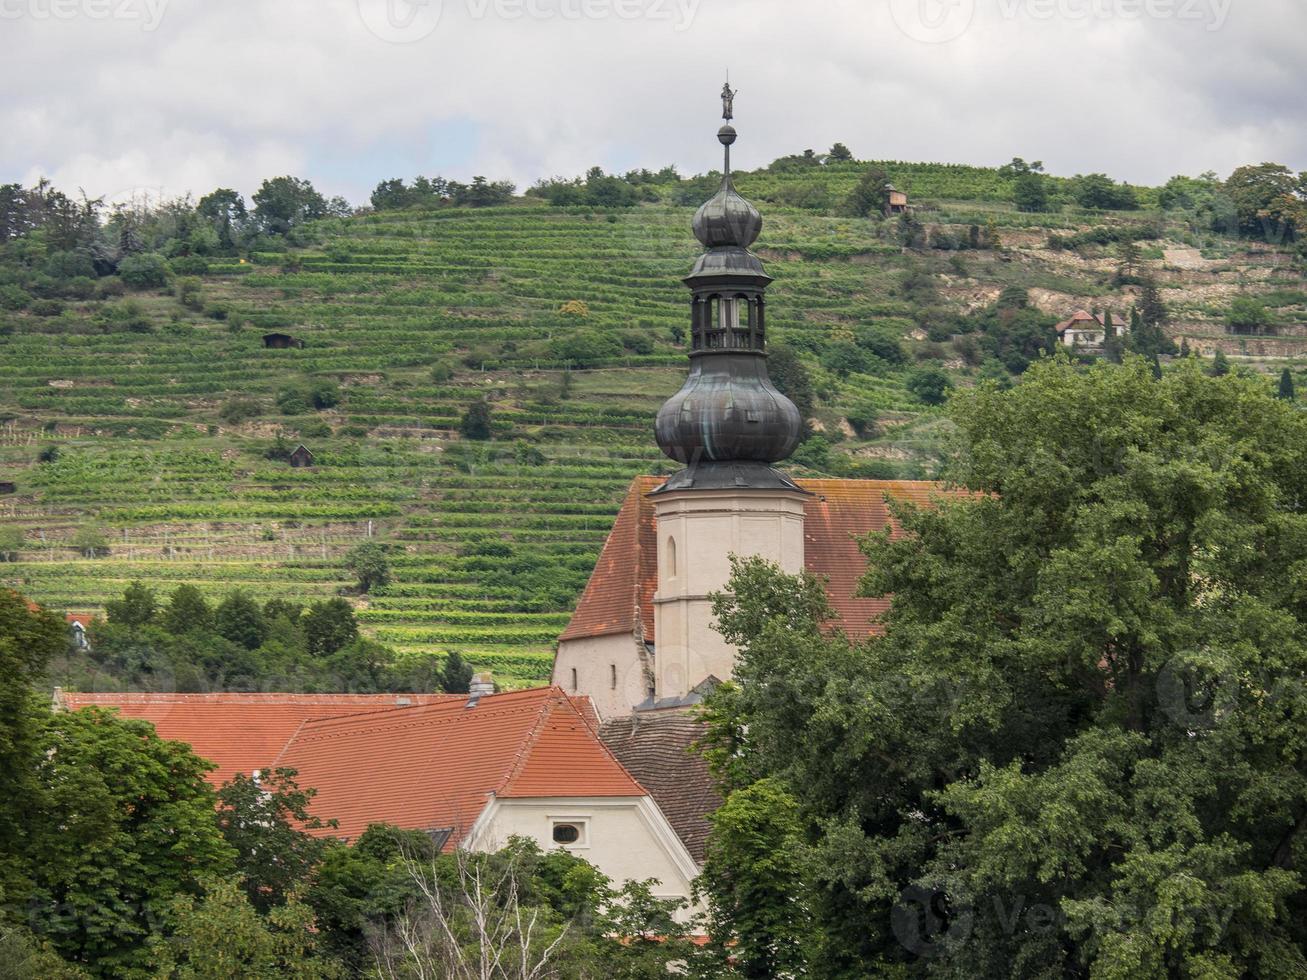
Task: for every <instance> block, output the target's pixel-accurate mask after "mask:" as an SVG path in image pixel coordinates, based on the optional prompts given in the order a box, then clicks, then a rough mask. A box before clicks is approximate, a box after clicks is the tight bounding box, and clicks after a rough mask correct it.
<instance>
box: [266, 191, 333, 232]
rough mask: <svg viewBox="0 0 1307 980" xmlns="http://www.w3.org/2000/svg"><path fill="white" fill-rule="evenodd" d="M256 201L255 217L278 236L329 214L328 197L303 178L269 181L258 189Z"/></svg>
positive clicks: (267, 229)
mask: <svg viewBox="0 0 1307 980" xmlns="http://www.w3.org/2000/svg"><path fill="white" fill-rule="evenodd" d="M253 201H254V217H255V218H256V219H257V220H258V222H259V224H260V225H261V226H262V227H263V229H264V230H266V231H269V232H271V233H273V234H277V235H284V234H286V232H288V231H290V230H291V229H292V228H295V227H297V226H298V225H302V224H303V223H304V222H306V221H313V220H315V219H317V218H322V217H325V216H326V214H327V199H326V198H325V197H323V196H322V195H321V194H319V193H318V191H317V189H316V188H314V186H313V185H312V184H311V183H309V182H308V181H307V180H303V179H301V178H299V177H273V178H272V179H271V180H265V181H264V182H263V184H262V185H261V186H260V187H259V189H258V190H257V191H255V192H254V197H253Z"/></svg>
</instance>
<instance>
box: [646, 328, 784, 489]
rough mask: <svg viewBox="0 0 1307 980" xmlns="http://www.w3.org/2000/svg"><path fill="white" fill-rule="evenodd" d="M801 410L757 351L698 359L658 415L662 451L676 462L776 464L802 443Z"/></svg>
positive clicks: (656, 424) (657, 433) (659, 439)
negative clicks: (772, 377)
mask: <svg viewBox="0 0 1307 980" xmlns="http://www.w3.org/2000/svg"><path fill="white" fill-rule="evenodd" d="M802 429H803V421H802V419H801V418H800V417H799V410H798V409H797V408H796V407H795V406H794V402H792V401H790V400H789V399H788V398H786V397H785V396H784V395H783V394H781V393H780V392H779V391H777V390H776V388H775V387H774V386H773V385H772V383H771V380H770V378H768V376H767V358H766V357H765V356H764V355H762V354H757V353H735V354H728V353H714V354H712V355H711V356H699V357H695V358H694V360H693V362H692V363H691V366H690V376H689V378H687V379H686V382H685V385H684V386H683V387H682V388H681V390H680V391H679V392H677V393H676V394H675V395H673V396H672V397H671V398H670V399H668V401H667V402H666V404H664V405H663V407H662V408H661V409H660V410H659V412H658V419H657V422H656V423H655V427H654V431H655V435H656V437H657V439H658V447H659V448H660V449H661V450H662V451H663V453H664V454H665V455H667V456H668V457H670V458H671V459H674V460H676V461H677V462H678V463H682V464H686V465H692V464H696V463H716V462H733V461H755V462H760V463H778V462H780V461H781V460H783V459H786V458H788V457H789V455H790V454H791V453H792V452H794V450H795V449H796V448H797V447H798V445H799V436H800V434H801V432H802Z"/></svg>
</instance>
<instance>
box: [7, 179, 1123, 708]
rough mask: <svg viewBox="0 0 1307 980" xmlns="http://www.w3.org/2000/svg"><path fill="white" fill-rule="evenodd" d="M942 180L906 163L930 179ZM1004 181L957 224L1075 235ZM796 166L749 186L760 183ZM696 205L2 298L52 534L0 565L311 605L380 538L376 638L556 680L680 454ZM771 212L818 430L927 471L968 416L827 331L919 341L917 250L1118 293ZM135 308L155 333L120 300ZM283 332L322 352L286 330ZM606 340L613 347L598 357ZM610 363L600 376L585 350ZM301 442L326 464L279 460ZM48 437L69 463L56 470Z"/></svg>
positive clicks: (1003, 260) (12, 377) (67, 598)
mask: <svg viewBox="0 0 1307 980" xmlns="http://www.w3.org/2000/svg"><path fill="white" fill-rule="evenodd" d="M847 171H848V172H847V173H845V172H844V170H843V169H841V168H838V167H832V168H829V177H828V179H829V181H830V182H831V185H832V191H833V192H834V191H838V192H839V193H840V194H844V193H847V188H845V187H844V184H843V182H845V181H847V183H848V185H849V186H851V185H852V183H853V182H854V181H855V180H856V178H857V175H858V171H857V169H856V168H853V167H849V168H847ZM935 173H937V172H936V171H933V170H931V168H929V167H922V168H919V169H918V170H915V171H906V170H905V171H904V172H903V173H902V174H901V175H899V174H896V175H895V176H896V179H898V180H899V181H900V184H901V185H902V186H905V187H907V188H908V189H910V190H912V191H913V192H914V194H921V193H930V188H931V187H932V184H931V180H932V179H934V178H932V174H935ZM989 173H992V172H989V171H986V172H983V173H980V172H978V175H976V177H975V180H976V197H977V200H975V201H969V202H965V203H961V202H959V203H945V204H943V205H941V210H940V211H938V212H937V217H938V219H939V220H947V221H952V222H957V223H959V224H965V223H967V222H971V223H975V222H979V221H983V222H986V223H990V224H992V225H993V226H994V227H997V228H999V229H1000V230H1001V231H1002V232H1003V233H1004V234H1007V233H1008V232H1009V231H1010V232H1011V233H1012V234H1013V235H1014V236H1017V235H1019V234H1023V233H1028V232H1031V231H1032V230H1033V231H1036V232H1042V231H1045V230H1047V229H1056V228H1063V227H1067V226H1068V225H1070V226H1075V223H1074V222H1073V221H1070V220H1069V219H1068V218H1066V217H1063V216H1052V215H1043V216H1032V215H1020V214H1017V213H1015V212H1014V211H1012V210H1011V208H1010V206H1008V205H1005V204H1001V203H997V202H996V201H995V200H993V199H992V198H991V197H990V196H987V193H988V192H987V191H986V190H985V186H987V185H986V181H989V182H991V183H992V179H991V178H990V177H986V176H984V174H989ZM945 176H946V177H947V179H948V180H950V181H953V182H954V183H955V184H956V181H957V180H959V179H961V178H960V177H959V176H958V174H951V175H945ZM790 179H791V178H790V177H788V176H786V175H775V174H771V175H743V176H741V178H740V186H741V190H742V191H743V192H744V193H746V194H749V193H752V194H755V195H757V196H759V197H760V198H761V197H764V196H770V195H774V194H776V193H779V192H780V191H781V190H782V189H783V186H784V185H785V184H786V183H787V181H789V180H790ZM794 179H795V180H798V179H799V178H794ZM968 179H969V178H968ZM836 185H838V186H836ZM982 185H985V186H982ZM691 213H692V212H691V209H689V208H682V207H673V206H670V205H646V206H642V207H640V208H637V209H632V210H626V211H619V212H614V213H602V212H595V211H592V210H589V209H551V208H548V207H546V206H544V205H543V204H541V203H539V202H532V201H518V202H515V203H514V205H513V206H510V207H503V208H494V209H484V210H472V211H468V210H455V209H450V210H444V211H437V212H433V213H424V212H419V213H410V212H384V213H379V214H371V215H366V216H362V217H356V218H350V219H342V220H328V221H324V222H321V223H319V224H318V225H316V226H314V229H313V232H312V233H313V235H314V236H315V237H316V244H314V245H311V246H309V247H307V248H302V249H296V250H293V251H291V252H290V253H276V254H273V253H255V254H254V255H252V256H251V257H250V258H249V259H248V260H237V259H222V260H211V261H210V265H209V269H208V273H207V275H205V276H204V277H203V282H202V285H201V287H200V294H199V299H198V301H192V302H190V303H188V304H184V303H182V302H181V301H180V300H179V299H178V298H177V297H176V296H174V295H173V294H172V293H171V292H159V293H141V294H135V295H134V296H132V297H130V298H128V299H126V300H117V301H115V300H109V301H82V302H77V303H75V304H73V305H72V306H71V308H69V309H67V310H65V311H64V313H63V314H62V315H61V316H58V317H53V318H43V317H38V316H34V315H33V314H31V313H3V314H0V317H5V318H8V320H7V322H8V323H9V324H10V325H13V326H14V327H15V328H16V329H15V330H14V332H13V333H12V335H11V336H8V337H6V338H4V339H3V341H0V344H2V346H0V351H2V352H3V360H2V361H0V413H3V416H2V417H3V419H4V420H5V421H4V424H3V427H2V428H0V468H2V469H3V473H2V474H0V480H13V481H14V482H16V484H17V492H16V493H15V494H13V495H10V496H2V497H0V527H3V526H11V527H19V528H21V529H22V531H23V533H24V535H25V538H26V544H25V546H24V547H23V548H22V550H21V551H20V553H19V559H20V560H19V561H18V562H17V563H14V564H5V565H0V580H3V581H4V582H6V583H9V584H13V585H16V586H18V587H20V588H22V589H23V590H24V591H26V592H27V593H29V594H31V595H32V596H33V597H35V598H36V599H38V600H41V601H44V602H48V603H51V604H53V605H55V606H58V607H64V608H71V609H79V610H81V609H96V608H98V607H100V606H101V605H102V603H103V602H104V601H105V600H106V599H107V598H109V597H112V596H114V595H116V594H117V593H119V592H121V590H122V588H123V587H124V586H125V585H126V584H127V583H128V582H130V581H132V580H135V579H140V580H142V581H145V582H148V583H151V584H154V585H156V586H158V587H159V588H161V589H169V588H171V587H173V586H174V585H176V584H178V583H183V582H187V583H193V584H195V585H197V586H199V587H201V588H202V589H203V590H205V591H206V592H208V593H210V594H215V595H216V594H219V593H221V592H224V591H226V590H228V589H229V588H231V587H232V586H240V587H243V588H248V589H249V590H250V591H251V592H253V593H255V594H256V595H257V596H259V597H261V598H269V597H273V596H284V597H287V598H299V599H312V598H315V597H325V596H328V595H332V594H335V593H336V592H337V591H338V590H340V589H341V588H342V587H345V586H347V585H348V584H349V581H348V575H347V573H346V572H345V570H344V567H343V564H342V558H343V556H344V554H345V552H346V551H348V550H349V549H350V548H351V547H353V546H354V545H356V544H358V543H359V542H361V541H363V540H367V539H368V538H369V537H372V538H374V539H377V540H380V541H383V542H387V543H389V544H391V545H393V555H394V557H393V565H394V570H395V580H394V582H393V583H392V584H391V585H389V586H386V587H384V588H380V589H374V590H373V593H372V594H371V596H369V597H366V598H364V599H361V600H360V601H359V616H360V619H361V621H362V623H363V624H364V626H365V628H366V630H367V631H368V632H369V633H371V634H372V635H373V636H374V637H376V638H377V639H379V640H382V641H384V642H386V643H388V644H391V645H393V646H394V647H395V648H396V649H397V650H399V651H401V652H416V651H425V650H432V649H435V650H443V649H458V650H460V651H462V652H463V654H464V655H465V656H466V657H467V658H468V659H470V660H471V661H472V663H473V664H474V665H477V666H480V667H492V668H493V669H494V670H495V671H496V673H497V675H498V676H499V677H500V678H501V679H503V680H506V681H508V682H510V683H525V682H528V681H535V680H539V679H540V678H542V677H544V676H546V675H547V671H548V665H549V658H550V655H551V652H552V644H553V640H554V638H555V637H556V636H557V635H558V633H559V632H561V630H562V628H563V626H564V624H565V623H566V621H567V617H568V610H570V609H571V608H572V605H573V604H574V602H575V599H576V596H577V595H578V594H579V592H580V589H581V588H582V586H583V585H584V582H585V579H586V576H587V575H588V573H589V570H590V568H591V566H592V564H593V560H594V558H595V556H596V555H597V553H598V550H599V547H600V546H601V544H602V542H603V539H604V537H605V535H606V534H607V531H608V528H609V526H610V523H611V519H612V516H613V514H614V513H615V511H616V508H617V505H618V503H619V502H620V498H621V495H622V492H623V490H624V489H625V487H626V485H627V483H628V481H629V480H630V478H631V477H632V476H633V475H635V474H637V473H641V472H651V471H657V470H659V469H660V468H661V469H663V470H667V469H669V465H668V464H666V462H665V461H662V460H660V458H659V457H658V455H657V450H656V448H655V447H654V446H653V443H652V438H651V425H652V419H653V415H654V412H655V411H656V409H657V407H658V405H659V404H661V402H662V401H663V399H664V398H666V397H667V395H668V394H670V393H671V392H672V391H674V390H675V389H676V387H677V386H678V385H679V383H680V380H681V378H682V377H683V373H684V363H685V361H684V351H683V349H681V348H679V347H678V346H676V343H675V338H676V337H677V336H678V333H677V331H679V330H680V329H681V328H683V327H684V326H685V324H686V320H687V316H686V311H685V292H684V290H683V288H682V287H681V286H680V285H679V283H678V279H679V277H680V276H682V275H684V274H685V273H686V272H687V271H688V269H689V268H690V266H691V264H692V262H693V259H694V256H695V254H696V252H697V246H696V244H695V242H694V241H693V239H692V237H691V236H690V234H689V231H688V225H689V217H690V214H691ZM766 218H767V225H766V230H765V232H764V236H763V239H762V240H761V242H760V243H759V250H760V252H761V254H762V255H763V256H764V258H766V259H767V261H768V268H769V271H770V272H771V273H772V275H774V276H775V277H776V283H775V285H774V286H773V287H772V291H771V292H772V299H771V304H770V307H769V310H770V317H771V319H770V323H771V331H772V336H773V338H774V339H779V340H783V341H785V342H787V343H788V344H790V345H791V346H792V347H794V348H795V349H796V350H798V351H799V352H801V353H802V354H803V356H804V357H805V359H806V360H808V362H809V364H810V366H811V369H812V371H813V376H814V382H815V386H816V388H817V389H818V391H817V394H818V424H819V425H820V426H821V427H823V428H824V429H825V430H826V431H827V432H828V433H829V434H830V435H831V438H832V439H845V441H844V443H843V445H842V447H841V449H842V451H846V452H849V453H852V454H853V455H854V456H859V457H867V458H871V459H875V460H879V461H880V462H881V463H882V464H883V465H885V466H889V467H891V468H893V467H900V468H901V469H902V471H903V472H905V473H912V474H913V475H920V474H922V473H929V472H930V471H931V470H930V467H931V466H932V465H933V463H932V461H933V459H934V458H935V457H936V454H937V452H938V448H939V445H940V442H941V440H942V438H943V436H944V432H943V429H942V426H941V423H940V421H939V416H938V414H937V413H936V412H935V411H934V410H930V409H924V408H923V406H922V404H921V403H920V402H919V401H918V400H917V399H916V398H915V397H913V396H912V395H911V394H909V392H908V390H907V388H906V387H905V372H904V371H889V372H876V373H871V374H855V375H852V376H841V375H838V374H834V373H831V372H829V371H826V370H823V369H821V368H820V367H818V366H817V365H816V364H815V363H813V354H814V353H815V352H818V351H820V350H821V349H822V348H824V347H825V346H826V345H828V344H829V343H830V342H831V339H832V337H834V338H839V337H840V336H842V335H845V334H847V333H849V331H851V330H852V329H854V328H855V327H856V326H858V325H859V324H863V323H867V322H871V321H874V322H876V323H877V324H879V325H881V326H883V327H885V328H886V329H888V330H890V331H892V332H894V333H895V334H896V335H902V336H905V337H906V336H907V335H908V334H910V333H911V332H912V331H913V330H914V328H915V323H914V320H913V314H914V312H915V310H916V307H915V306H914V304H913V303H912V302H910V300H909V299H908V298H905V297H904V296H903V295H902V294H901V290H900V289H899V287H898V283H899V279H900V277H901V275H902V273H903V272H904V271H905V270H906V269H909V268H916V269H925V270H926V271H928V272H930V273H933V274H934V275H935V276H936V278H937V279H938V280H939V281H940V282H942V283H944V284H946V288H950V289H951V288H953V287H952V286H950V285H949V284H951V283H957V286H956V289H955V292H957V295H953V294H951V293H950V294H949V296H948V299H949V301H950V302H952V303H954V304H955V305H957V306H958V307H960V308H966V307H968V306H974V305H976V304H977V303H979V302H981V301H987V300H988V299H992V297H993V296H994V295H996V294H997V292H998V290H999V289H1001V288H1002V286H1003V285H1007V284H1012V283H1017V284H1020V285H1024V286H1028V287H1031V288H1033V289H1044V290H1050V291H1061V292H1063V293H1067V294H1076V293H1079V294H1081V295H1084V294H1088V295H1095V292H1096V291H1097V292H1106V290H1105V289H1103V287H1102V285H1101V276H1099V274H1098V273H1097V272H1095V273H1093V274H1092V275H1088V274H1083V275H1082V274H1078V273H1076V272H1075V271H1074V270H1072V271H1067V270H1066V269H1065V268H1063V267H1061V266H1058V265H1057V264H1055V263H1052V262H1048V261H1044V260H1036V259H1035V258H1033V257H1032V256H1030V255H1022V254H1021V253H1016V261H1014V255H1013V254H999V253H996V252H976V253H969V254H968V257H967V260H966V268H965V270H961V267H960V266H959V265H958V263H957V262H950V261H949V260H948V258H947V256H944V255H942V254H941V255H929V254H927V255H916V256H909V255H905V254H903V253H901V251H900V250H899V249H898V247H897V246H891V245H889V244H887V243H886V241H885V240H883V239H882V238H880V237H878V236H877V235H876V234H875V231H874V228H873V226H872V224H871V223H870V222H866V221H855V220H852V219H842V218H830V217H824V216H820V215H817V214H813V213H809V212H805V211H801V210H796V209H792V208H785V207H778V206H768V207H767V208H766ZM963 271H965V276H964V275H963ZM1096 276H1098V278H1095V277H1096ZM125 304H133V305H131V306H129V307H126V309H127V312H128V313H130V314H131V316H132V326H131V327H126V328H125V327H122V326H121V325H116V324H118V323H119V321H118V320H106V319H105V317H106V315H107V314H108V313H109V311H110V310H114V309H118V310H119V311H120V312H121V308H124V305H125ZM569 306H570V308H571V309H572V311H573V312H572V313H570V314H569V313H567V312H564V310H565V308H567V307H569ZM268 331H281V332H285V333H288V334H291V335H293V336H294V337H296V338H298V339H300V340H302V341H303V342H304V346H303V347H302V348H290V349H284V350H269V349H265V348H264V346H263V342H262V335H263V334H264V333H265V332H268ZM595 337H598V338H599V340H600V342H601V349H600V350H598V351H597V352H596V351H594V350H590V351H588V352H586V351H585V350H584V345H585V344H587V343H588V344H591V345H593V344H594V342H595V340H594V338H595ZM919 346H931V345H919ZM935 346H936V347H938V348H939V350H940V351H941V352H942V351H943V349H944V348H943V345H942V344H941V345H935ZM578 352H579V353H578ZM938 356H940V357H944V356H945V355H944V354H943V353H940V354H939V355H938ZM947 356H952V355H947ZM581 358H583V359H584V360H585V362H586V363H587V365H588V366H587V367H586V369H585V370H570V371H569V370H567V368H568V367H569V365H570V364H571V363H572V362H574V361H576V360H578V359H581ZM950 368H951V369H952V370H953V371H954V372H955V374H957V375H960V376H966V375H968V374H974V373H975V371H974V370H973V369H972V368H970V367H967V366H966V365H964V364H963V363H962V362H961V361H957V362H956V363H951V364H950ZM324 380H330V381H333V382H335V383H337V384H338V385H339V389H340V395H339V402H338V404H335V405H334V406H332V407H329V408H327V409H325V410H322V411H313V410H312V409H307V408H303V407H302V406H295V405H292V404H291V403H288V402H287V401H286V400H284V399H283V398H279V396H280V395H283V394H284V393H285V392H286V390H287V389H288V388H294V387H295V386H303V385H308V384H311V383H314V382H321V381H324ZM483 398H484V399H487V400H488V401H489V402H490V403H491V406H492V418H493V422H492V424H493V428H494V432H495V439H494V441H492V442H477V443H473V442H469V441H464V440H462V439H460V438H459V436H458V432H457V429H458V425H459V422H460V419H461V418H462V417H463V414H464V412H465V411H466V410H467V408H468V406H469V405H470V404H472V403H473V402H474V401H477V400H480V399H483ZM242 399H243V400H245V404H244V408H243V410H241V411H235V410H234V407H233V406H234V405H235V403H238V402H241V400H242ZM251 400H252V402H253V404H250V401H251ZM855 402H857V403H860V404H863V405H870V406H871V407H872V408H873V409H874V411H875V413H876V414H877V417H878V419H879V423H880V424H879V426H878V427H877V428H876V429H875V431H873V432H868V433H867V435H868V439H866V440H860V439H857V438H855V437H854V436H853V433H852V431H851V430H848V425H847V423H846V422H845V421H844V415H845V414H846V409H847V406H849V405H851V404H853V403H855ZM236 407H240V406H239V405H236ZM301 409H302V410H301ZM842 429H843V430H848V431H847V432H842V431H841V430H842ZM278 433H281V434H282V435H283V437H284V438H285V439H287V440H289V445H291V446H293V445H294V444H295V443H296V442H300V441H302V442H304V443H305V444H306V445H307V446H308V447H309V448H310V449H311V450H312V451H313V453H314V454H315V457H316V460H315V462H316V465H315V466H313V467H312V468H307V469H291V468H290V467H289V466H288V465H287V464H286V463H285V462H282V461H280V460H278V459H272V458H268V456H267V450H268V449H269V447H270V446H272V445H273V444H274V439H275V438H276V437H277V435H278ZM846 437H847V438H846ZM48 447H56V448H57V450H58V454H57V458H55V459H54V460H53V461H47V462H38V459H37V457H38V453H40V452H41V451H42V450H44V449H47V448H48ZM814 465H818V464H815V463H814ZM88 523H97V524H99V525H102V526H103V527H104V528H105V529H106V532H107V534H108V537H109V541H110V545H111V548H112V551H111V554H110V555H109V556H108V557H107V558H98V559H85V558H82V557H80V556H78V555H77V554H76V553H75V552H74V551H73V550H72V549H71V548H70V547H68V545H69V543H70V539H71V537H72V535H73V534H74V532H75V531H76V530H77V529H78V528H79V527H83V526H85V525H86V524H88Z"/></svg>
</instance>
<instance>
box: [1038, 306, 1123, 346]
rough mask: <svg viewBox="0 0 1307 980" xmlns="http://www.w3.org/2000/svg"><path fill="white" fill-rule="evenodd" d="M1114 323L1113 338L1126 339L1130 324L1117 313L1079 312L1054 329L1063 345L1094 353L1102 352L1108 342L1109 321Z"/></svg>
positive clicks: (1112, 328)
mask: <svg viewBox="0 0 1307 980" xmlns="http://www.w3.org/2000/svg"><path fill="white" fill-rule="evenodd" d="M1109 318H1110V319H1111V321H1112V327H1111V330H1112V336H1114V337H1124V336H1125V335H1126V333H1127V332H1128V331H1129V329H1130V324H1129V323H1127V322H1126V321H1125V320H1123V319H1122V318H1121V317H1119V316H1117V315H1116V314H1115V313H1107V314H1098V313H1090V312H1088V311H1086V310H1079V311H1077V312H1075V313H1073V314H1071V318H1070V319H1068V320H1063V321H1062V322H1061V323H1059V324H1058V325H1057V326H1056V327H1054V328H1053V329H1054V330H1056V331H1057V335H1058V337H1060V338H1061V340H1062V344H1063V345H1064V346H1066V347H1070V348H1071V349H1072V350H1078V351H1084V352H1085V353H1094V352H1098V351H1101V350H1102V349H1103V345H1104V344H1105V343H1106V342H1107V335H1108V326H1107V321H1108V319H1109Z"/></svg>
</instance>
